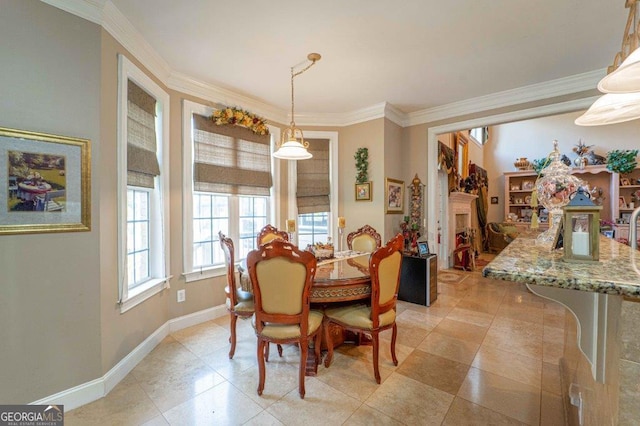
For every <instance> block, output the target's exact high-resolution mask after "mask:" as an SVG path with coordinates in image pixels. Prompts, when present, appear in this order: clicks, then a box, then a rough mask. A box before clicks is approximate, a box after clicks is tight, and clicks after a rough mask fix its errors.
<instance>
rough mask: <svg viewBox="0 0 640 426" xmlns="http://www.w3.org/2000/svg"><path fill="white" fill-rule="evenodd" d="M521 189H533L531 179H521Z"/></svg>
mask: <svg viewBox="0 0 640 426" xmlns="http://www.w3.org/2000/svg"><path fill="white" fill-rule="evenodd" d="M522 190H524V191H532V190H533V181H532V180H523V181H522Z"/></svg>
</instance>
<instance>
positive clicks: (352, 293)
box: [240, 253, 371, 304]
mask: <svg viewBox="0 0 640 426" xmlns="http://www.w3.org/2000/svg"><path fill="white" fill-rule="evenodd" d="M337 256H338V257H335V258H333V259H329V260H325V261H320V262H318V267H317V268H316V275H315V277H314V279H313V285H312V287H311V296H310V300H311V303H314V304H328V303H340V302H350V301H353V300H363V299H368V298H369V297H370V295H371V275H370V274H369V257H370V256H371V254H370V253H363V254H344V255H342V254H337ZM246 269H247V268H246V265H242V267H241V268H240V285H241V287H242V290H244V291H249V292H251V291H252V288H251V279H250V278H249V274H248V273H247V270H246Z"/></svg>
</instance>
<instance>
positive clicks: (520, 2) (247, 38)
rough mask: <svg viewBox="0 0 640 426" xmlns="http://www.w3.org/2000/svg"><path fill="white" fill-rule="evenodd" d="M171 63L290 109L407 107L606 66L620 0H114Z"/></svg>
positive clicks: (619, 21)
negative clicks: (294, 70) (308, 61)
mask: <svg viewBox="0 0 640 426" xmlns="http://www.w3.org/2000/svg"><path fill="white" fill-rule="evenodd" d="M112 2H113V4H114V5H115V6H116V7H117V8H118V9H119V10H120V12H121V13H122V14H124V15H125V16H126V17H127V18H128V19H129V21H130V22H131V23H132V25H133V26H134V27H135V28H136V29H137V30H138V31H139V32H140V34H141V35H142V36H143V37H144V38H145V40H146V41H147V42H148V43H149V44H150V45H151V47H152V48H153V49H154V50H155V51H156V52H157V53H158V54H159V55H160V56H161V57H162V58H163V59H164V60H165V61H166V62H167V63H168V64H169V66H170V67H171V69H172V70H173V71H176V72H179V73H182V74H185V75H188V76H190V77H192V78H194V79H197V80H200V81H202V82H204V83H208V84H213V85H215V86H219V87H222V88H226V89H230V90H232V91H234V92H237V93H239V94H242V95H247V96H250V97H252V98H255V99H257V100H259V101H262V102H266V103H268V104H271V105H274V106H276V107H278V108H282V109H283V110H287V109H288V108H290V67H292V66H294V65H297V64H299V63H301V62H303V61H304V60H305V58H306V56H307V54H308V53H310V52H318V53H320V54H321V55H322V60H321V61H320V62H318V63H317V64H316V65H315V66H314V67H313V68H312V69H310V70H309V71H307V72H306V73H304V74H303V75H300V76H299V77H296V79H295V91H296V93H295V95H296V96H295V103H296V113H298V112H306V113H347V112H351V111H356V110H358V109H361V108H365V107H369V106H371V105H374V104H378V103H380V102H385V101H386V102H389V103H391V104H392V105H394V106H395V107H397V108H399V109H400V110H402V111H404V112H406V113H410V112H415V111H419V110H424V109H427V108H431V107H435V106H440V105H445V104H449V103H452V102H456V101H461V100H466V99H470V98H475V97H478V96H483V95H488V94H492V93H496V92H501V91H504V90H509V89H515V88H519V87H523V86H528V85H531V84H536V83H543V82H545V81H549V80H554V79H558V78H562V77H568V76H573V75H578V74H582V73H586V72H591V71H597V70H603V69H604V68H606V67H607V66H608V65H610V64H611V63H612V61H613V58H614V55H615V53H616V52H617V51H618V50H620V47H621V44H622V36H623V30H624V26H625V23H626V20H627V14H628V10H627V9H625V8H624V0H580V1H578V0H561V1H558V0H536V1H530V0H446V1H442V0H402V1H395V2H393V1H388V0H348V1H338V0H324V1H317V0H278V1H274V2H267V1H264V0H244V1H241V2H233V1H211V0H182V1H174V0H112Z"/></svg>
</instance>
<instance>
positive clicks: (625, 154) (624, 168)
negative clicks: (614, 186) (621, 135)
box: [607, 149, 638, 175]
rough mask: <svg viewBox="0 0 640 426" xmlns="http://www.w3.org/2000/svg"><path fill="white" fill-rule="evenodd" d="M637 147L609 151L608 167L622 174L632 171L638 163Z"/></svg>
mask: <svg viewBox="0 0 640 426" xmlns="http://www.w3.org/2000/svg"><path fill="white" fill-rule="evenodd" d="M637 155H638V150H637V149H614V150H611V151H609V152H608V153H607V169H608V170H611V171H612V172H615V173H620V174H621V175H626V174H628V173H631V172H632V171H633V169H635V168H636V165H637V164H638V163H637V161H636V156H637Z"/></svg>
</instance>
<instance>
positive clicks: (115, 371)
mask: <svg viewBox="0 0 640 426" xmlns="http://www.w3.org/2000/svg"><path fill="white" fill-rule="evenodd" d="M226 313H227V308H226V306H225V305H219V306H214V307H213V308H208V309H204V310H202V311H198V312H194V313H192V314H188V315H184V316H182V317H178V318H173V319H170V320H169V321H167V322H165V323H164V324H162V325H161V326H160V327H158V329H157V330H156V331H154V332H153V333H151V335H149V337H147V338H146V339H144V341H143V342H142V343H140V344H139V345H138V346H136V347H135V349H133V350H132V351H131V352H129V353H128V354H127V356H125V357H124V358H122V359H121V360H120V362H118V363H117V364H116V365H114V366H113V368H111V369H110V370H109V371H108V372H107V373H106V374H105V375H104V376H102V377H99V378H97V379H94V380H91V381H90V382H86V383H83V384H81V385H78V386H74V387H72V388H70V389H66V390H63V391H61V392H58V393H56V394H53V395H49V396H46V397H44V398H42V399H39V400H37V401H34V402H32V403H31V404H33V405H64V409H65V411H69V410H73V409H74V408H78V407H80V406H82V405H85V404H88V403H90V402H93V401H95V400H98V399H100V398H102V397H103V396H106V395H107V394H108V393H109V392H111V390H112V389H113V388H114V387H115V386H116V385H117V384H118V383H120V381H121V380H122V379H124V378H125V377H126V376H127V374H129V373H130V372H131V370H133V369H134V368H135V366H136V365H138V363H139V362H140V361H142V360H143V359H144V357H145V356H147V355H148V354H149V353H150V352H151V351H152V350H153V349H154V348H155V347H156V346H158V343H160V342H161V341H162V340H163V339H164V338H165V337H167V336H168V335H169V334H171V333H173V332H174V331H178V330H182V329H183V328H187V327H191V326H193V325H197V324H200V323H203V322H205V321H210V320H212V319H215V318H219V317H221V316H223V315H226Z"/></svg>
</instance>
